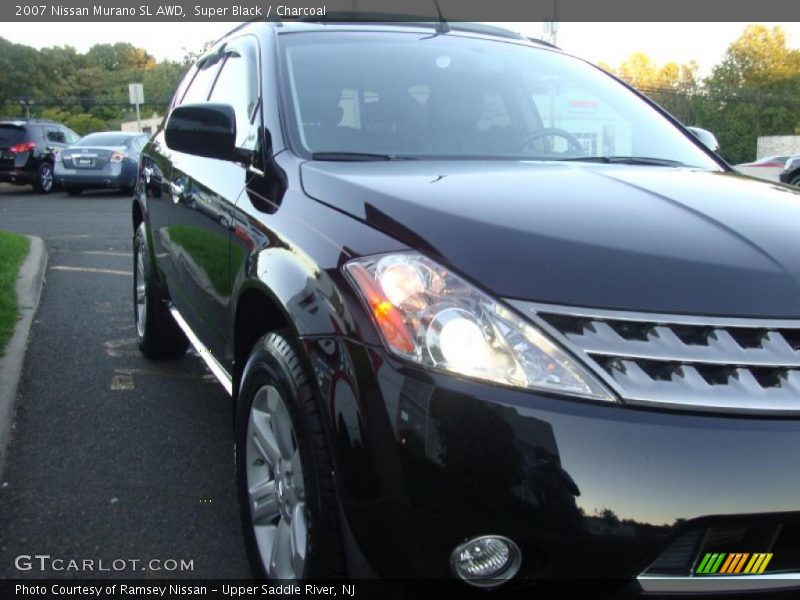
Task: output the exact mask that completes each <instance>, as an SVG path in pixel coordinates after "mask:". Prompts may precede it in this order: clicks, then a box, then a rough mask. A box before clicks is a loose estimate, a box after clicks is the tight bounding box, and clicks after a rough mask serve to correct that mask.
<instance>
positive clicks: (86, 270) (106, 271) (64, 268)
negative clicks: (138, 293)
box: [50, 265, 133, 277]
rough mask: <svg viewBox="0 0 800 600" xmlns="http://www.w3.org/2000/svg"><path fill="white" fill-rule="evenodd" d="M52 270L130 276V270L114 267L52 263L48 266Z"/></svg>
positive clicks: (131, 274)
mask: <svg viewBox="0 0 800 600" xmlns="http://www.w3.org/2000/svg"><path fill="white" fill-rule="evenodd" d="M50 269H52V270H53V271H82V272H84V273H104V274H106V275H127V276H128V277H132V276H133V273H132V272H131V271H115V270H114V269H93V268H91V267H68V266H66V265H53V266H51V267H50Z"/></svg>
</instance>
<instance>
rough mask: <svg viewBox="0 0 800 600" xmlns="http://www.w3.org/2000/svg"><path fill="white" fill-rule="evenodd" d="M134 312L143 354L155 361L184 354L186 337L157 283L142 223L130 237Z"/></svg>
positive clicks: (137, 336)
mask: <svg viewBox="0 0 800 600" xmlns="http://www.w3.org/2000/svg"><path fill="white" fill-rule="evenodd" d="M133 313H134V322H135V324H136V338H137V341H138V342H139V350H141V351H142V354H144V355H145V356H146V357H147V358H150V359H154V360H157V359H161V358H178V357H179V356H183V354H184V353H185V352H186V349H187V348H188V346H189V340H188V339H186V336H185V335H184V334H183V331H181V329H180V327H178V324H177V323H175V319H173V318H172V315H171V314H170V312H169V309H168V308H167V304H166V302H164V299H163V296H162V294H161V290H160V288H159V286H158V284H157V282H156V279H155V274H154V273H153V265H152V264H151V260H150V252H149V249H148V246H147V229H146V227H145V224H144V223H140V224H139V227H137V229H136V235H134V237H133Z"/></svg>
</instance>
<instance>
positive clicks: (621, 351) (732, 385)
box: [507, 300, 800, 415]
mask: <svg viewBox="0 0 800 600" xmlns="http://www.w3.org/2000/svg"><path fill="white" fill-rule="evenodd" d="M507 302H508V303H509V304H510V305H511V306H513V307H514V308H516V309H517V310H519V311H520V312H521V313H522V314H524V315H525V316H527V317H528V318H529V319H531V320H532V321H533V322H534V323H535V324H536V325H538V326H539V327H540V328H541V329H543V330H544V331H545V332H547V333H548V334H549V335H551V336H552V337H553V338H555V339H556V340H557V341H558V342H559V343H561V344H562V345H563V346H565V347H566V348H567V349H568V350H569V351H571V352H572V353H573V354H575V355H577V356H578V357H579V358H581V359H583V361H584V362H585V363H587V364H588V365H589V367H591V368H592V369H593V371H594V372H595V373H596V374H597V375H598V376H599V377H600V378H601V379H602V380H603V382H604V383H606V384H607V385H608V386H609V387H610V388H611V389H612V390H614V391H615V392H616V393H617V394H618V395H619V396H620V398H622V400H623V401H624V402H626V403H628V404H647V405H656V406H662V407H671V408H681V409H686V410H701V411H709V410H712V411H719V412H732V413H766V414H769V415H800V319H754V318H736V317H703V316H696V315H667V314H660V313H638V312H636V313H634V312H629V311H611V310H604V309H597V310H595V309H588V308H578V307H572V306H559V305H550V304H541V303H535V302H525V301H519V300H508V301H507Z"/></svg>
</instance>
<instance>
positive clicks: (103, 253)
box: [76, 250, 133, 258]
mask: <svg viewBox="0 0 800 600" xmlns="http://www.w3.org/2000/svg"><path fill="white" fill-rule="evenodd" d="M76 253H77V254H96V255H100V256H124V257H126V258H131V256H133V255H132V254H131V253H130V252H111V251H109V250H79V251H77V252H76Z"/></svg>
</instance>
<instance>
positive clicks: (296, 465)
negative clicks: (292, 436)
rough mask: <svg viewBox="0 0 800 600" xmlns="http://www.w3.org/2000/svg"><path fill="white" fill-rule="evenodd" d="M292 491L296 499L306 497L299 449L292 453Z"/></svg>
mask: <svg viewBox="0 0 800 600" xmlns="http://www.w3.org/2000/svg"><path fill="white" fill-rule="evenodd" d="M292 491H293V492H294V495H295V497H296V498H297V499H298V500H303V499H305V497H306V482H305V481H303V468H302V464H301V463H300V450H299V449H295V451H294V452H293V453H292Z"/></svg>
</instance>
